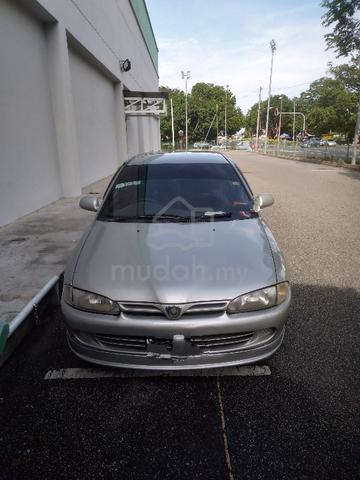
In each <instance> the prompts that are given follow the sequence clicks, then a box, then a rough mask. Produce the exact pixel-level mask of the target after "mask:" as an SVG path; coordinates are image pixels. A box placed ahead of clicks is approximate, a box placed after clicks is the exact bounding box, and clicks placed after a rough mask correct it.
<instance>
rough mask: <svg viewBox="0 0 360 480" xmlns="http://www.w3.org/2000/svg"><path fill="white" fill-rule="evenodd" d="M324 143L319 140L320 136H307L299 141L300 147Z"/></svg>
mask: <svg viewBox="0 0 360 480" xmlns="http://www.w3.org/2000/svg"><path fill="white" fill-rule="evenodd" d="M323 145H324V142H323V141H322V140H320V138H315V137H312V138H309V139H305V140H304V141H302V142H301V143H300V147H302V148H314V147H321V146H323Z"/></svg>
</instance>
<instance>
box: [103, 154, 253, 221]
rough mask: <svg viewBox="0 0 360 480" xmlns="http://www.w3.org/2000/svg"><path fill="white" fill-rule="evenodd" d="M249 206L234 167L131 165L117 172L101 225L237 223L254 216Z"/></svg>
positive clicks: (247, 198)
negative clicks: (226, 221) (140, 222)
mask: <svg viewBox="0 0 360 480" xmlns="http://www.w3.org/2000/svg"><path fill="white" fill-rule="evenodd" d="M250 206H251V198H250V196H249V194H248V192H247V190H246V188H245V186H244V184H243V182H242V180H241V178H240V177H239V176H238V174H237V172H236V171H235V169H234V168H233V167H232V165H230V164H214V163H213V164H210V163H209V164H206V163H201V164H200V163H199V164H196V163H191V164H147V165H131V164H130V165H126V166H125V167H124V168H122V169H121V171H120V172H119V174H118V176H117V178H116V180H115V182H114V184H113V186H112V189H111V191H110V193H109V195H108V196H107V197H106V200H105V202H104V204H103V206H102V208H101V211H100V213H99V216H98V220H108V221H143V222H146V221H157V220H158V221H189V220H192V221H206V220H210V219H214V220H217V221H220V220H222V221H225V220H239V219H245V218H249V217H251V216H252V213H251V211H250Z"/></svg>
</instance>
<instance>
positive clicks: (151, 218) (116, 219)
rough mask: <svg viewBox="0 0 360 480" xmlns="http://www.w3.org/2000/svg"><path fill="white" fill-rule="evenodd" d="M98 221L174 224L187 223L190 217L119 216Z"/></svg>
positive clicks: (154, 214) (165, 215)
mask: <svg viewBox="0 0 360 480" xmlns="http://www.w3.org/2000/svg"><path fill="white" fill-rule="evenodd" d="M99 220H105V221H107V222H128V221H134V222H136V221H138V220H148V221H151V222H154V223H155V222H157V221H162V220H164V221H169V220H171V221H176V222H189V221H190V220H191V217H182V216H181V215H167V214H164V215H157V214H156V213H153V214H148V215H131V216H130V215H128V216H119V217H103V218H99Z"/></svg>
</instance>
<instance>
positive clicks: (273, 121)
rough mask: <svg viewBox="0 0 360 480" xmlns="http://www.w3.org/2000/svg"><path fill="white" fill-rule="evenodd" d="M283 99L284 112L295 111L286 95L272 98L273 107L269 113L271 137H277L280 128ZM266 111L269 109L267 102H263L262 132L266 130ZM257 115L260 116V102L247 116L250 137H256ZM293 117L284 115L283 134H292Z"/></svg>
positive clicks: (261, 109) (261, 107) (261, 112)
mask: <svg viewBox="0 0 360 480" xmlns="http://www.w3.org/2000/svg"><path fill="white" fill-rule="evenodd" d="M281 99H282V111H283V112H291V111H292V110H293V108H294V107H293V102H292V100H290V98H288V97H287V96H286V95H274V96H272V97H271V106H270V112H269V136H270V137H273V138H274V137H275V136H276V134H277V130H278V127H279V115H278V114H279V112H280V108H281ZM266 109H267V100H263V101H262V102H261V104H260V122H259V123H260V124H259V130H260V132H261V131H262V130H264V129H265V125H266ZM257 115H258V102H257V103H254V105H253V106H252V107H251V108H250V110H249V111H248V112H247V114H246V130H247V132H248V134H249V135H256V125H257ZM292 121H293V120H292V117H291V116H290V115H283V116H282V118H281V133H284V132H287V133H291V131H292Z"/></svg>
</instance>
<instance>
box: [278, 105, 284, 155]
mask: <svg viewBox="0 0 360 480" xmlns="http://www.w3.org/2000/svg"><path fill="white" fill-rule="evenodd" d="M282 106H283V97H280V116H279V129H278V137H277V152H278V154H279V151H280V135H281V117H282Z"/></svg>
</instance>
